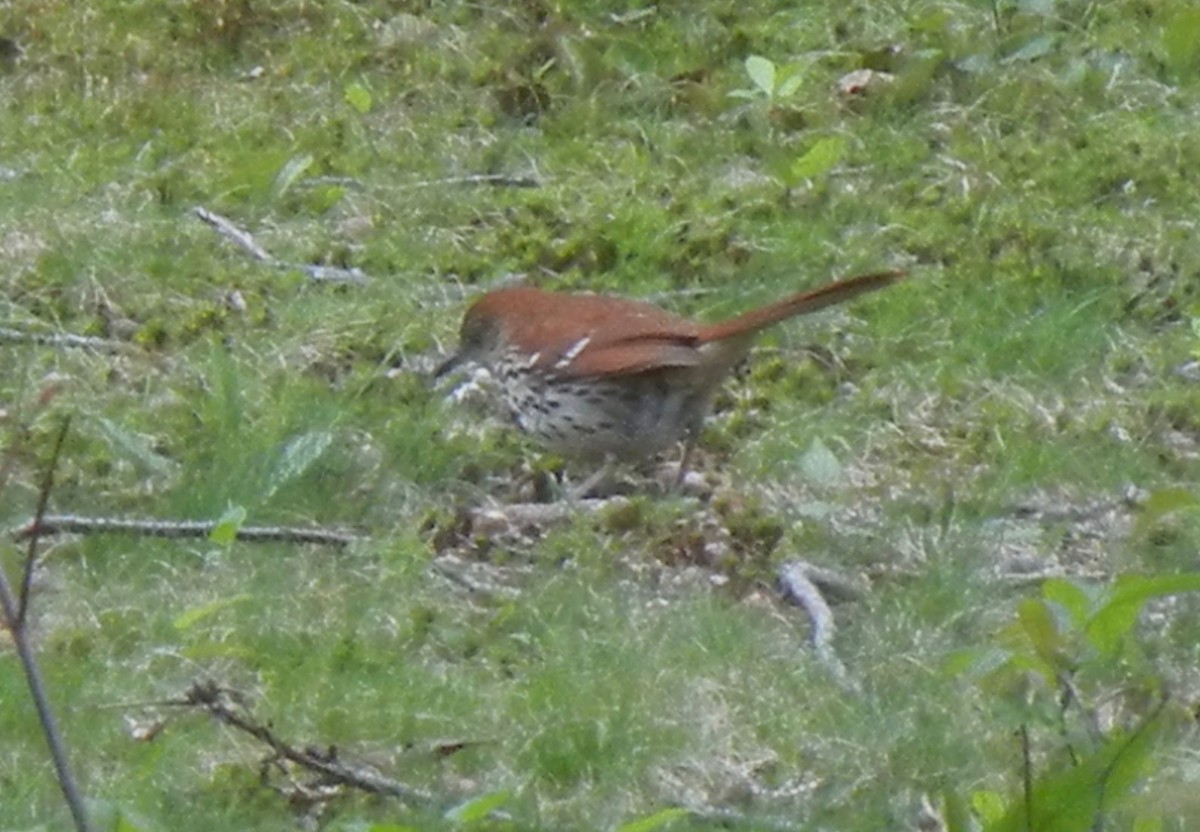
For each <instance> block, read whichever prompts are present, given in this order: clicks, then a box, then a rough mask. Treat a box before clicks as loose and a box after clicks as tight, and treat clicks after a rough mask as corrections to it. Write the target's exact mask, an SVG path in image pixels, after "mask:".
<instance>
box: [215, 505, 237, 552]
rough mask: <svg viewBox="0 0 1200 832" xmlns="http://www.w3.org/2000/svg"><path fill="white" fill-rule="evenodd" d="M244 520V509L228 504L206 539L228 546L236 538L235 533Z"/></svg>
mask: <svg viewBox="0 0 1200 832" xmlns="http://www.w3.org/2000/svg"><path fill="white" fill-rule="evenodd" d="M245 522H246V509H245V508H244V507H242V506H230V507H229V508H227V509H225V513H224V514H222V515H221V519H220V520H218V521H217V525H215V526H213V530H212V531H211V532H209V533H208V539H209V540H211V541H212V542H213V543H216V544H217V545H218V546H228V545H229V544H230V543H233V541H235V540H237V534H238V532H239V531H240V530H241V528H242V524H243V523H245Z"/></svg>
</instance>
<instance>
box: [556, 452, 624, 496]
mask: <svg viewBox="0 0 1200 832" xmlns="http://www.w3.org/2000/svg"><path fill="white" fill-rule="evenodd" d="M612 472H613V460H612V457H611V456H607V455H606V456H605V457H604V461H603V462H601V463H600V467H599V468H597V469H596V471H595V473H593V474H591V475H590V476H589V477H588V478H587V479H585V480H584V481H583V482H581V483H579V485H575V486H572V487H571V488H570V489H569V490H568V491H567V499H568V500H570V501H576V500H585V499H587V498H588V497H589V496H592V492H593V491H595V490H596V488H597V486H600V485H602V484H603V483H604V482H605V481H606V480H607V479H608V478H609V476H610V475H611V474H612Z"/></svg>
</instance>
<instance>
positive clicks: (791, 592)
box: [779, 561, 856, 688]
mask: <svg viewBox="0 0 1200 832" xmlns="http://www.w3.org/2000/svg"><path fill="white" fill-rule="evenodd" d="M818 571H819V570H816V569H814V567H812V566H811V565H810V564H807V563H805V562H804V561H790V562H788V563H785V564H784V565H783V566H782V567H780V569H779V585H780V587H781V588H782V590H783V596H784V597H785V598H787V599H788V600H789V601H793V602H795V603H796V604H798V605H799V606H801V607H803V609H804V611H805V612H806V613H808V618H809V620H810V621H811V622H812V642H813V650H814V651H815V652H816V654H817V659H818V660H819V661H820V662H821V663H822V664H823V665H825V667H826V668H827V669H828V670H829V672H830V673H831V674H832V675H833V677H834V679H836V680H837V681H838V682H839V683H840V684H842V685H845V686H847V687H851V688H853V687H856V684H855V683H854V681H853V680H852V679H851V678H850V676H849V674H848V673H847V672H846V667H845V665H843V664H842V661H841V659H839V658H838V657H837V654H836V653H834V652H833V633H834V624H833V612H832V610H830V609H829V604H828V603H827V602H826V601H825V596H823V595H822V594H821V590H820V589H819V588H818V587H817V583H816V581H817V579H818V577H817V572H818Z"/></svg>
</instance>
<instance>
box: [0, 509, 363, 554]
mask: <svg viewBox="0 0 1200 832" xmlns="http://www.w3.org/2000/svg"><path fill="white" fill-rule="evenodd" d="M216 527H217V523H215V522H213V521H211V520H131V519H126V518H117V517H81V516H79V515H77V514H47V515H45V516H44V517H41V518H33V519H31V520H29V521H28V522H26V523H25V524H24V525H22V526H21V527H19V528H18V529H17V530H16V531H15V532H13V537H14V539H16V540H26V539H28V538H29V537H31V536H32V535H34V534H37V535H41V536H48V535H55V534H118V533H123V534H135V535H141V536H143V537H165V538H171V539H181V538H202V537H208V536H209V535H210V534H212V532H213V529H215V528H216ZM237 539H238V540H244V541H246V542H248V543H315V544H318V545H321V546H348V545H350V544H351V543H354V542H356V541H358V540H361V539H362V538H360V537H359V536H358V535H356V534H353V533H351V532H346V531H341V530H337V529H319V528H316V529H314V528H296V527H293V526H243V527H242V528H240V529H238V530H237Z"/></svg>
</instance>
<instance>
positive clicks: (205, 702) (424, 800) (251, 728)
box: [172, 681, 434, 805]
mask: <svg viewBox="0 0 1200 832" xmlns="http://www.w3.org/2000/svg"><path fill="white" fill-rule="evenodd" d="M237 699H238V697H237V696H236V694H234V693H233V692H232V691H230V690H229V689H227V688H223V687H221V686H220V685H218V684H217V683H216V682H212V681H206V682H197V683H196V684H194V685H192V686H191V688H189V689H188V691H187V693H186V694H184V698H183V700H182V701H180V702H178V703H172V704H182V705H190V706H193V707H198V708H202V709H204V710H205V711H206V712H207V713H209V714H210V715H211V716H213V717H214V718H215V719H217V720H218V721H219V722H222V723H224V724H225V725H229V726H230V727H232V728H236V729H238V730H239V731H242V732H243V733H246V734H249V735H250V736H252V737H254V738H255V739H256V740H258V741H259V742H261V743H262V744H263V745H266V746H267V747H268V748H270V749H271V751H272V753H273V755H274V757H275V758H276V759H283V760H287V761H289V762H292V763H295V764H296V765H298V766H300V767H301V768H303V769H306V770H308V771H311V772H314V773H316V774H319V775H321V776H322V777H323V778H326V782H328V783H334V784H337V785H342V786H349V787H350V788H354V789H358V790H359V791H364V792H369V793H370V794H378V795H383V796H384V797H395V798H399V799H401V800H405V801H408V802H409V803H412V804H417V805H429V804H431V803H433V802H434V797H433V795H431V794H429V793H428V792H425V791H422V790H421V789H418V788H415V787H413V786H408V785H405V784H404V783H401V782H399V781H397V780H392V779H391V778H388V777H384V776H383V775H381V774H379V773H377V772H374V771H370V770H368V769H365V768H361V767H356V766H352V765H350V764H349V763H346V762H344V761H342V760H340V759H339V758H338V755H337V750H336V749H333V748H327V749H317V748H314V747H312V746H306V747H304V748H297V747H296V746H295V745H292V744H291V743H288V742H284V741H283V740H282V739H280V738H279V737H278V736H276V735H275V732H274V731H272V730H271V728H270V726H268V725H264V724H262V723H259V722H256V721H255V720H253V719H251V718H250V717H249V716H245V715H244V714H242V713H240V712H239V709H238V705H237V704H236V703H237Z"/></svg>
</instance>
